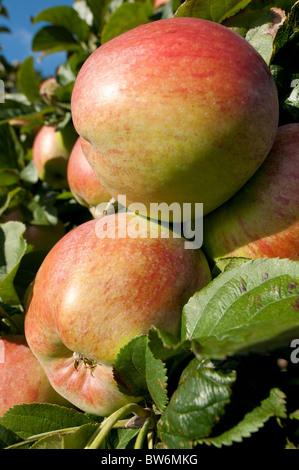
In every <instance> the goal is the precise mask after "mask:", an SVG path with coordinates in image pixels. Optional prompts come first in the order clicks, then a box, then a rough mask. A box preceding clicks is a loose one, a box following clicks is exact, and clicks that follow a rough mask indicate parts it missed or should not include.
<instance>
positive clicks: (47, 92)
mask: <svg viewBox="0 0 299 470" xmlns="http://www.w3.org/2000/svg"><path fill="white" fill-rule="evenodd" d="M57 88H59V85H58V83H57V80H56V78H55V77H49V78H46V80H44V81H43V82H42V83H41V84H40V87H39V94H40V96H41V98H42V99H43V101H44V102H45V103H46V104H51V103H52V99H53V96H54V94H55V91H56V90H57Z"/></svg>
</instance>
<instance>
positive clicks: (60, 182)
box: [32, 124, 78, 189]
mask: <svg viewBox="0 0 299 470" xmlns="http://www.w3.org/2000/svg"><path fill="white" fill-rule="evenodd" d="M77 138H78V135H77V134H76V132H75V130H74V128H73V126H72V125H71V124H68V125H67V126H66V127H65V128H64V129H62V130H61V131H56V128H55V127H53V126H43V127H42V128H41V129H40V130H39V131H38V133H37V135H36V137H35V139H34V142H33V147H32V158H33V162H34V164H35V167H36V169H37V173H38V176H39V178H40V179H41V180H42V181H46V182H47V183H48V184H49V185H50V186H52V187H53V188H54V189H63V188H66V187H67V186H68V183H67V162H68V159H69V156H70V153H71V151H72V148H73V146H74V143H75V141H76V139H77Z"/></svg>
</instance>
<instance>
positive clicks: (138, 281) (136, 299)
mask: <svg viewBox="0 0 299 470" xmlns="http://www.w3.org/2000/svg"><path fill="white" fill-rule="evenodd" d="M136 227H137V228H136ZM157 227H158V225H157V224H155V222H152V221H149V220H147V219H145V218H143V217H141V216H137V215H135V214H134V213H126V212H123V213H118V214H111V215H107V216H104V217H103V218H100V219H92V220H91V221H88V222H86V223H84V224H82V225H80V226H78V227H77V228H75V229H73V230H72V231H70V232H69V233H68V234H67V235H66V236H65V237H63V238H62V239H61V240H60V241H59V242H58V243H57V244H56V245H55V246H54V248H53V249H52V250H51V251H50V253H49V254H48V255H47V256H46V258H45V260H44V261H43V263H42V265H41V267H40V269H39V271H38V273H37V275H36V278H35V281H34V283H33V288H32V292H31V299H30V300H29V307H28V310H27V313H26V317H25V334H26V338H27V341H28V344H29V345H30V348H31V350H32V351H33V353H34V354H35V355H36V357H37V358H38V359H39V361H40V362H41V364H42V366H43V368H44V369H45V371H46V373H47V376H48V378H49V380H50V382H51V384H52V386H53V387H54V389H55V390H56V391H57V392H58V393H59V394H61V395H62V396H64V397H65V398H66V399H67V400H68V401H70V402H71V403H73V404H74V405H76V406H77V407H78V408H80V409H82V410H84V411H86V412H90V413H93V414H97V415H102V416H105V415H109V414H110V413H111V412H113V411H115V410H116V409H118V408H119V407H120V406H122V405H124V404H125V403H128V402H129V401H132V400H133V401H134V400H135V399H134V398H132V397H127V396H125V395H123V394H121V393H120V392H119V390H118V388H117V386H116V383H115V381H114V378H113V368H112V366H113V362H114V360H115V358H116V357H117V354H118V352H119V350H120V349H121V348H122V347H123V346H124V345H125V344H126V343H127V342H128V341H129V340H131V339H132V338H134V337H135V336H137V335H142V334H146V332H147V331H148V329H149V328H150V327H151V326H152V325H155V326H156V327H160V328H162V329H164V330H165V331H167V332H169V333H172V334H174V335H179V332H180V320H181V313H182V308H183V306H184V304H185V303H186V302H187V301H188V299H189V297H190V296H191V295H193V294H194V293H195V292H196V291H197V290H200V289H201V288H203V287H204V286H205V285H206V284H208V282H209V281H210V280H211V273H210V269H209V266H208V263H207V260H206V258H205V255H204V254H203V253H202V251H201V250H199V249H197V250H189V249H185V245H184V240H183V239H182V238H177V237H175V236H174V234H173V233H172V232H170V231H169V230H168V229H167V228H166V227H160V228H159V227H158V228H159V230H160V232H159V231H158V232H157V230H156V229H157ZM155 235H158V236H157V237H155ZM91 367H92V368H91Z"/></svg>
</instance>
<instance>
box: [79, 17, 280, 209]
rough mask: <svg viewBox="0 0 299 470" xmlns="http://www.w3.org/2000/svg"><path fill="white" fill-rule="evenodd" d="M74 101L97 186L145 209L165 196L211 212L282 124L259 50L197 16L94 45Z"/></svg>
mask: <svg viewBox="0 0 299 470" xmlns="http://www.w3.org/2000/svg"><path fill="white" fill-rule="evenodd" d="M71 109H72V117H73V122H74V126H75V128H76V130H77V132H78V134H79V135H80V136H81V137H83V138H84V139H86V140H87V141H88V142H89V143H90V145H91V147H92V149H93V150H94V151H89V152H87V158H88V160H89V163H90V164H91V166H92V167H93V169H94V171H95V173H96V175H97V177H98V178H99V180H100V182H101V183H102V185H103V186H104V187H105V188H106V189H107V190H108V192H109V193H110V194H111V195H112V197H114V198H115V199H116V200H117V198H118V196H119V195H126V198H127V203H128V205H130V204H131V203H136V202H138V203H143V204H145V206H146V215H149V213H150V212H149V211H150V205H151V203H155V204H158V203H161V202H165V203H167V204H168V205H170V204H172V203H173V202H176V203H179V204H180V205H181V206H182V204H183V203H189V204H190V203H191V204H192V205H194V204H195V203H203V211H204V214H207V213H208V212H211V211H212V210H213V209H215V208H216V207H218V206H220V205H221V204H222V203H224V202H225V201H226V200H228V199H229V198H230V197H231V196H232V195H233V194H234V193H236V192H237V191H238V190H239V189H240V188H241V187H242V186H243V185H244V184H245V182H246V181H247V180H248V179H249V178H250V177H251V176H252V175H253V174H254V173H255V171H256V170H257V169H258V168H259V166H260V165H261V163H262V162H263V160H264V159H265V157H266V156H267V154H268V153H269V150H270V148H271V147H272V144H273V142H274V139H275V135H276V132H277V127H278V97H277V90H276V86H275V83H274V80H273V78H272V75H271V73H270V70H269V68H268V66H267V65H266V63H265V62H264V60H263V59H262V57H261V56H260V55H259V54H258V53H257V51H256V50H255V49H254V48H253V47H252V46H251V45H250V44H249V43H248V41H246V40H245V39H244V38H242V37H241V36H240V35H238V34H236V33H235V32H233V31H231V30H230V29H228V28H226V27H225V26H223V25H220V24H216V23H213V22H211V21H207V20H202V19H199V18H170V19H164V20H159V21H154V22H151V23H148V24H145V25H142V26H139V27H137V28H135V29H133V30H131V31H128V32H126V33H124V34H121V35H119V36H117V37H115V38H113V39H112V40H111V41H108V42H107V43H105V44H103V45H102V46H100V47H99V48H98V49H97V50H95V51H94V52H93V53H92V54H91V55H90V56H89V57H88V59H87V60H86V61H85V63H84V64H83V66H82V68H81V69H80V71H79V74H78V76H77V78H76V81H75V85H74V90H73V94H72V100H71ZM83 151H84V150H83Z"/></svg>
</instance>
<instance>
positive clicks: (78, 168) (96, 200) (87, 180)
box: [67, 137, 111, 215]
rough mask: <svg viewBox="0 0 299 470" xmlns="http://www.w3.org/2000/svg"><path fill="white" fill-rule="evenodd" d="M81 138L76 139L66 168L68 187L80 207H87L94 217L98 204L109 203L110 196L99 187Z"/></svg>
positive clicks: (99, 184)
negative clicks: (84, 151)
mask: <svg viewBox="0 0 299 470" xmlns="http://www.w3.org/2000/svg"><path fill="white" fill-rule="evenodd" d="M82 141H83V139H82V137H78V139H77V141H76V143H75V145H74V147H73V149H72V152H71V155H70V158H69V161H68V167H67V179H68V185H69V188H70V190H71V192H72V193H73V195H74V197H75V199H76V200H77V201H78V203H79V204H81V205H82V206H85V207H88V209H89V210H90V212H91V213H92V214H93V215H94V214H95V209H96V206H97V205H98V204H101V203H103V202H107V203H108V202H109V200H110V199H111V195H110V194H109V193H108V192H107V191H106V189H105V188H103V186H102V185H101V183H100V182H99V180H98V178H97V177H96V176H95V173H94V171H93V169H92V167H91V166H90V164H89V163H88V161H87V159H86V157H85V155H84V153H83V151H82V147H81V142H82Z"/></svg>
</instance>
